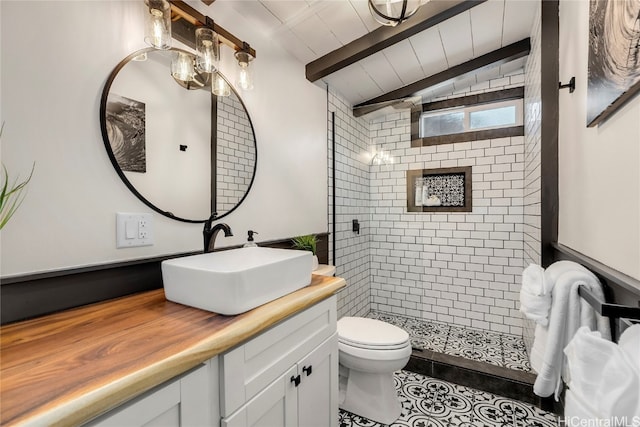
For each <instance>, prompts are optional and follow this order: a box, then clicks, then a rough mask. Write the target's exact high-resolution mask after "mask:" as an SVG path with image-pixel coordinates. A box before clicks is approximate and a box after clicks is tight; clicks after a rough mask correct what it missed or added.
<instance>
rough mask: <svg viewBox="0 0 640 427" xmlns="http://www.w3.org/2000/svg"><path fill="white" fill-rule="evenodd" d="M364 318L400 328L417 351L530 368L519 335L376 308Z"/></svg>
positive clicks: (525, 370) (521, 369)
mask: <svg viewBox="0 0 640 427" xmlns="http://www.w3.org/2000/svg"><path fill="white" fill-rule="evenodd" d="M368 317H371V318H373V319H380V320H383V321H385V322H388V323H391V324H392V325H396V326H398V327H400V328H402V329H404V330H405V331H407V333H408V334H409V336H410V339H411V345H412V346H413V347H414V348H417V349H420V350H431V351H436V352H438V353H444V354H450V355H453V356H459V357H464V358H467V359H471V360H477V361H481V362H485V363H490V364H492V365H497V366H502V367H506V368H510V369H514V370H518V371H524V372H528V371H530V370H531V365H530V364H529V357H528V356H527V351H526V349H525V345H524V341H523V340H522V338H521V337H516V336H513V335H507V334H501V333H497V332H488V331H483V330H480V329H473V328H464V327H460V326H453V325H448V324H445V323H438V322H430V321H426V320H421V319H414V318H409V317H404V316H397V315H393V314H388V313H381V312H376V311H372V312H370V313H369V315H368Z"/></svg>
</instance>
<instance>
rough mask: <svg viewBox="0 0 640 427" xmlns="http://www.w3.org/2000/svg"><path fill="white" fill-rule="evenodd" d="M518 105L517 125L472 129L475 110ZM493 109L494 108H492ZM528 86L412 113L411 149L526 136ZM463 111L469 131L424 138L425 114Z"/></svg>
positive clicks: (427, 106)
mask: <svg viewBox="0 0 640 427" xmlns="http://www.w3.org/2000/svg"><path fill="white" fill-rule="evenodd" d="M508 105H515V106H516V125H514V126H494V127H485V128H480V129H469V117H470V113H472V112H475V111H481V110H487V109H490V108H491V109H493V108H500V107H502V106H508ZM489 107H490V108H489ZM523 109H524V87H522V86H520V87H516V88H511V89H504V90H499V91H494V92H486V93H482V94H476V95H469V96H464V97H459V98H453V99H449V100H445V101H436V102H431V103H425V104H422V105H419V106H416V107H414V108H413V109H412V111H411V146H412V147H423V146H429V145H439V144H450V143H455V142H467V141H474V140H481V139H492V138H503V137H509V136H522V135H524V122H523V120H524V119H523V116H524V114H523ZM455 111H462V112H464V113H465V115H464V126H465V131H464V132H461V133H452V134H446V135H436V136H428V137H424V138H423V137H420V127H421V121H422V116H423V114H425V113H426V114H433V115H438V114H447V113H451V112H455Z"/></svg>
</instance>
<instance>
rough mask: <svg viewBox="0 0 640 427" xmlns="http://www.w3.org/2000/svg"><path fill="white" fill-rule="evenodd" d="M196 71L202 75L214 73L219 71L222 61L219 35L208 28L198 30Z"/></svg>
mask: <svg viewBox="0 0 640 427" xmlns="http://www.w3.org/2000/svg"><path fill="white" fill-rule="evenodd" d="M196 53H197V56H196V69H197V70H198V71H200V72H202V73H213V72H214V71H216V70H217V68H218V67H217V65H218V61H219V59H220V43H219V42H218V35H217V34H216V33H215V32H214V31H213V30H212V29H211V28H208V27H198V28H197V29H196Z"/></svg>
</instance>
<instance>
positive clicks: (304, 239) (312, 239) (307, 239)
mask: <svg viewBox="0 0 640 427" xmlns="http://www.w3.org/2000/svg"><path fill="white" fill-rule="evenodd" d="M291 241H292V242H293V247H294V248H296V249H301V250H305V251H311V253H313V254H314V255H316V251H317V244H318V238H317V237H316V236H315V235H313V234H308V235H305V236H298V237H294V238H293V239H291Z"/></svg>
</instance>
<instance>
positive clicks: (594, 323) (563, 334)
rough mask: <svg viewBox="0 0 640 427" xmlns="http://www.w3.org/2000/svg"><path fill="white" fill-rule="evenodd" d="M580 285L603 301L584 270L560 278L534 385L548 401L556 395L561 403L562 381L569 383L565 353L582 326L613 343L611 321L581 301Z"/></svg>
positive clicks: (597, 285) (594, 280)
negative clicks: (568, 344)
mask: <svg viewBox="0 0 640 427" xmlns="http://www.w3.org/2000/svg"><path fill="white" fill-rule="evenodd" d="M550 268H551V267H549V269H550ZM549 269H547V270H549ZM554 274H555V273H554ZM580 285H583V286H586V287H587V288H588V289H589V290H590V291H591V292H592V293H593V294H594V295H595V296H596V298H598V299H601V300H602V301H604V294H603V292H602V287H601V285H600V282H599V280H598V278H597V277H596V276H594V275H593V273H591V272H590V271H588V270H587V269H585V268H584V267H582V268H581V269H572V270H567V271H564V272H562V273H561V274H559V275H558V277H557V280H556V281H555V284H554V285H553V289H552V292H551V311H550V313H549V326H548V334H547V340H546V343H545V344H546V345H545V349H544V356H543V360H542V366H541V367H540V369H539V370H538V376H537V378H536V381H535V383H534V385H533V392H534V393H535V394H536V395H538V396H541V397H547V396H550V395H551V394H553V393H554V392H555V398H556V400H557V399H558V394H559V393H560V389H561V386H562V377H563V376H565V377H566V379H567V380H568V370H567V369H566V358H565V357H564V353H563V352H562V350H563V349H564V348H565V347H566V345H567V343H568V342H569V341H570V340H571V339H572V338H573V336H574V335H575V333H576V331H577V330H578V328H579V327H580V326H587V327H588V328H589V329H591V330H598V331H600V333H601V334H602V336H603V337H604V338H606V339H611V332H610V329H609V319H607V318H604V317H602V316H600V315H599V314H597V313H596V312H595V311H594V309H593V308H592V307H591V306H590V305H589V303H587V302H586V301H585V300H583V299H582V298H580V296H579V295H578V287H579V286H580Z"/></svg>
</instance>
